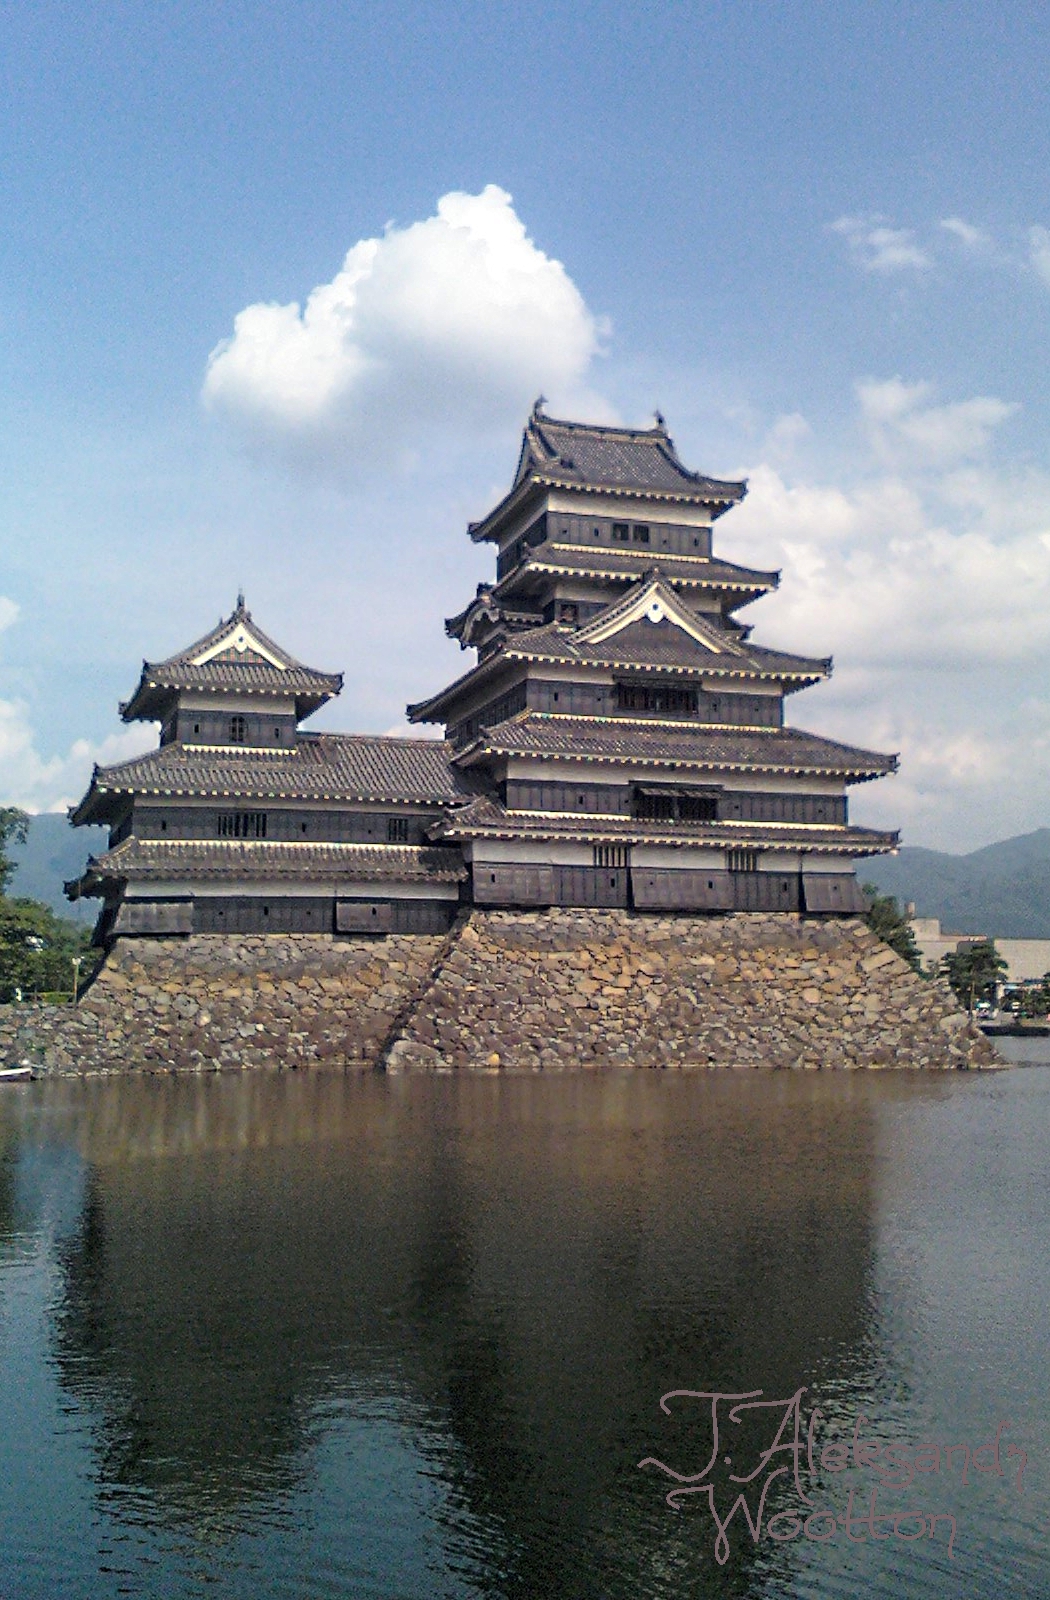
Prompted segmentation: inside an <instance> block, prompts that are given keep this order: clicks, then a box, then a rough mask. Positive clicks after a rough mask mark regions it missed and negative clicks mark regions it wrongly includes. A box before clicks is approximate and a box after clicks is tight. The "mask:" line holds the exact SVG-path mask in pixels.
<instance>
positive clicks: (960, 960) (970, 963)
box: [941, 939, 1006, 1014]
mask: <svg viewBox="0 0 1050 1600" xmlns="http://www.w3.org/2000/svg"><path fill="white" fill-rule="evenodd" d="M941 966H942V968H943V970H944V974H945V976H946V977H947V979H948V982H949V983H950V984H951V986H952V989H953V990H954V991H955V995H956V997H957V998H958V1000H959V1002H960V1004H962V1005H964V1006H965V1007H966V1009H967V1011H969V1012H970V1013H971V1014H972V1012H973V1008H974V1006H975V1005H976V1004H977V1002H978V1001H979V1000H989V1001H993V1002H994V1000H995V995H996V990H997V988H998V985H999V982H1000V980H1001V979H1002V976H1003V974H1004V973H1005V971H1006V962H1005V961H1004V960H1003V958H1002V956H1001V955H1000V954H999V952H998V950H997V949H996V948H995V940H994V939H975V940H974V941H973V943H972V944H963V945H960V946H959V948H958V950H953V951H952V953H951V955H948V956H945V957H944V959H943V961H942V962H941Z"/></svg>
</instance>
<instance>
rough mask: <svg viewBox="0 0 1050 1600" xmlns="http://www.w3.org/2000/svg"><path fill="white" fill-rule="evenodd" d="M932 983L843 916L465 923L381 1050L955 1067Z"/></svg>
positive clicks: (626, 1060) (938, 986)
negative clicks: (822, 918) (836, 918)
mask: <svg viewBox="0 0 1050 1600" xmlns="http://www.w3.org/2000/svg"><path fill="white" fill-rule="evenodd" d="M996 1063H997V1057H996V1056H995V1052H994V1050H993V1049H992V1047H991V1045H990V1044H989V1043H988V1041H987V1040H986V1039H985V1038H984V1037H983V1035H981V1034H979V1033H978V1032H976V1030H973V1029H971V1028H970V1026H969V1025H968V1022H967V1018H966V1016H965V1014H964V1013H963V1012H961V1011H960V1010H959V1008H958V1005H957V1003H956V1001H955V998H954V996H953V995H952V993H951V991H950V989H949V988H948V987H947V984H944V983H943V982H941V981H939V980H933V981H931V980H928V979H926V978H921V977H920V976H919V975H918V974H917V973H915V972H914V971H913V970H912V969H911V967H909V966H908V964H907V962H905V961H903V960H902V959H901V957H900V956H898V955H895V954H894V952H893V951H892V950H890V949H888V948H887V946H886V945H884V944H883V943H882V942H881V940H879V939H878V938H877V937H876V935H875V934H873V933H872V932H871V930H870V929H869V928H868V927H867V925H866V924H865V923H864V922H862V921H860V920H859V919H853V918H849V919H843V920H840V921H830V920H829V921H818V920H815V919H814V920H806V919H805V918H801V917H798V916H793V915H788V914H784V913H780V914H777V913H770V914H769V915H756V914H754V913H745V914H736V915H727V916H719V917H705V916H690V915H687V914H680V915H676V916H663V917H661V916H651V915H635V914H632V913H631V912H627V911H545V912H532V913H524V914H523V913H520V912H508V911H489V912H478V911H474V912H473V913H472V914H471V916H470V918H469V921H468V922H467V923H466V925H465V926H464V927H463V929H462V931H461V932H460V935H459V938H458V940H457V941H456V943H455V944H454V946H453V947H452V948H451V949H450V951H449V954H448V956H447V958H446V959H445V961H444V962H443V963H442V964H441V966H440V968H439V969H438V971H437V972H436V974H435V977H434V980H433V982H432V983H431V985H430V987H429V989H428V990H427V991H426V992H425V993H424V994H423V996H422V998H421V1000H420V1002H419V1004H418V1005H416V1006H415V1007H414V1009H413V1011H412V1014H411V1016H410V1017H409V1018H408V1019H407V1020H406V1023H405V1025H404V1026H403V1028H402V1029H401V1030H400V1031H399V1033H398V1035H397V1036H396V1038H395V1039H393V1040H392V1042H391V1044H390V1046H389V1047H388V1049H387V1051H386V1056H385V1065H386V1067H387V1069H388V1070H393V1071H397V1070H409V1069H412V1068H420V1067H439V1066H452V1067H459V1066H474V1065H485V1064H487V1065H490V1066H493V1067H495V1066H515V1067H566V1066H585V1067H590V1066H626V1065H632V1066H639V1067H758V1066H766V1067H821V1068H831V1067H934V1068H944V1067H962V1066H990V1065H994V1064H996Z"/></svg>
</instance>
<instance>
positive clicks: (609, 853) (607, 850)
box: [594, 844, 631, 867]
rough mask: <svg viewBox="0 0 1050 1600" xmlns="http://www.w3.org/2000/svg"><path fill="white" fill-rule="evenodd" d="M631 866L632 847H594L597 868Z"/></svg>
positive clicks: (605, 845)
mask: <svg viewBox="0 0 1050 1600" xmlns="http://www.w3.org/2000/svg"><path fill="white" fill-rule="evenodd" d="M630 864H631V847H630V845H627V844H596V845H595V846H594V865H595V866H596V867H629V866H630Z"/></svg>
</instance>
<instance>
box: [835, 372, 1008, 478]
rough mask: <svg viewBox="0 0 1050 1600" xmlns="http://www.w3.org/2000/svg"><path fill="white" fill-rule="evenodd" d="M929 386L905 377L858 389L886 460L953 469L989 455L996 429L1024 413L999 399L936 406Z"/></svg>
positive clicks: (981, 398)
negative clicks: (976, 457)
mask: <svg viewBox="0 0 1050 1600" xmlns="http://www.w3.org/2000/svg"><path fill="white" fill-rule="evenodd" d="M933 395H934V388H933V385H932V384H929V383H905V382H903V380H902V379H900V378H888V379H884V380H881V381H878V380H874V379H870V378H869V379H866V380H864V381H863V382H861V383H858V385H857V398H858V400H859V401H860V410H861V417H862V419H863V422H864V424H865V426H866V429H867V432H868V436H869V438H870V440H871V442H872V444H873V445H874V447H875V449H876V452H877V454H878V455H879V456H880V458H881V459H882V460H884V461H886V462H888V463H891V464H898V465H899V464H901V463H902V462H903V463H906V464H907V465H909V466H912V467H920V468H921V467H938V468H942V467H948V466H951V465H953V464H955V463H956V462H958V461H962V460H965V459H967V458H970V457H973V456H978V455H981V454H983V452H984V451H985V450H986V449H987V446H988V443H989V440H990V438H991V435H992V433H993V431H994V430H995V429H996V428H998V427H999V426H1000V425H1001V424H1002V423H1004V422H1005V421H1006V420H1007V418H1008V417H1010V416H1012V415H1013V413H1014V412H1015V411H1016V410H1017V409H1018V408H1017V406H1016V405H1015V404H1012V403H1010V402H1009V401H1005V400H999V399H996V398H995V396H994V395H977V396H975V397H974V399H972V400H957V401H954V402H952V403H950V404H948V405H934V404H930V403H929V402H930V401H931V400H932V399H933Z"/></svg>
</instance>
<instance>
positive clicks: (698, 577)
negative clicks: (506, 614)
mask: <svg viewBox="0 0 1050 1600" xmlns="http://www.w3.org/2000/svg"><path fill="white" fill-rule="evenodd" d="M656 561H658V562H659V567H660V571H661V573H662V574H663V576H664V577H665V578H667V579H668V580H669V581H670V582H671V583H673V584H674V585H675V587H676V588H692V589H715V590H726V591H728V592H736V591H740V592H742V593H744V594H747V595H759V594H765V593H766V592H767V591H768V590H770V589H775V588H776V587H777V584H778V582H779V578H780V574H779V573H777V572H760V571H758V570H757V569H755V568H752V567H739V566H737V565H736V564H735V563H734V562H732V561H716V560H714V559H713V558H712V559H708V560H704V559H702V558H700V557H697V556H674V555H667V554H666V553H665V552H663V551H661V552H659V553H658V554H656V555H654V554H653V553H652V552H651V551H648V550H644V551H643V550H638V551H629V550H610V549H609V548H608V547H607V546H598V545H595V546H588V545H571V544H554V543H548V544H542V545H538V546H537V547H536V549H535V550H531V551H530V552H529V553H528V555H527V556H526V557H525V558H524V560H523V562H522V564H521V566H520V567H516V568H515V569H514V571H513V572H512V573H508V575H507V577H506V578H504V579H503V581H502V582H501V583H499V584H498V585H497V586H496V593H497V594H505V593H507V592H509V591H510V590H512V589H513V588H514V587H515V584H516V581H517V580H519V579H520V578H521V577H522V576H524V575H527V574H528V573H530V572H549V573H552V574H554V575H557V574H561V573H564V574H565V575H566V576H586V577H593V578H606V579H612V580H614V581H617V582H622V581H624V580H627V581H637V579H639V578H640V577H641V576H642V575H643V573H644V572H645V571H646V569H647V568H650V567H652V566H653V563H654V562H656Z"/></svg>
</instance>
